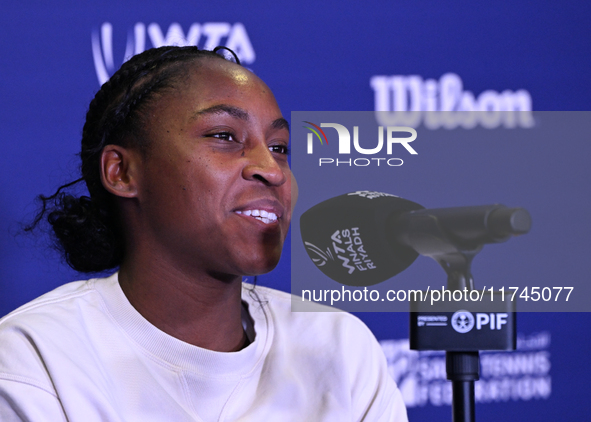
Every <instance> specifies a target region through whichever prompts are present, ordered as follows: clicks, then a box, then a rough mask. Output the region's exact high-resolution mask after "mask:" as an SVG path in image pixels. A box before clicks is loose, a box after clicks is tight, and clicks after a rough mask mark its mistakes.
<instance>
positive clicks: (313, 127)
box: [303, 121, 418, 167]
mask: <svg viewBox="0 0 591 422" xmlns="http://www.w3.org/2000/svg"><path fill="white" fill-rule="evenodd" d="M303 122H304V123H307V124H308V125H309V126H304V128H306V129H308V130H310V132H309V133H308V134H307V139H306V152H307V153H308V154H309V155H311V154H314V143H315V139H318V141H320V145H322V146H324V145H326V146H328V137H327V136H326V133H325V131H324V130H322V128H333V129H335V130H336V131H337V135H338V137H339V140H338V153H339V155H343V154H351V133H350V132H349V129H347V128H346V127H345V126H344V125H341V124H339V123H320V125H317V124H314V123H312V122H309V121H303ZM377 131H378V137H377V138H378V140H377V145H376V144H375V141H373V142H368V141H365V142H364V146H362V145H361V141H360V139H359V126H353V148H354V149H355V151H356V152H357V153H358V154H362V155H375V154H378V153H380V152H381V151H382V149H383V148H384V144H385V146H386V153H387V154H388V155H392V153H393V150H394V148H395V146H396V145H400V146H402V147H404V149H405V150H406V151H407V152H408V153H409V154H411V155H417V154H418V153H417V151H416V150H415V149H414V148H413V147H412V146H411V145H410V143H411V142H414V141H415V140H416V139H417V131H416V130H415V129H413V128H412V127H408V126H387V127H386V128H384V127H383V126H379V127H378V130H377ZM401 135H402V136H401ZM409 135H410V136H409ZM316 143H318V142H317V141H316ZM367 144H371V145H372V146H373V145H376V146H375V147H372V148H367V146H368V145H367ZM323 164H324V165H327V164H336V166H339V165H343V164H344V165H349V166H357V167H367V166H369V165H372V164H374V165H377V166H380V164H386V165H387V166H390V167H399V166H401V165H402V164H403V161H402V159H401V158H390V157H372V158H366V157H360V158H350V159H347V160H342V159H339V158H320V159H319V164H318V165H319V166H322V165H323Z"/></svg>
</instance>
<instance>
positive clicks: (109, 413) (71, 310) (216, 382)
mask: <svg viewBox="0 0 591 422" xmlns="http://www.w3.org/2000/svg"><path fill="white" fill-rule="evenodd" d="M242 298H243V302H244V303H245V304H246V306H247V307H248V313H249V314H250V318H252V321H251V322H250V324H251V328H252V323H253V322H254V333H256V334H254V333H251V335H254V341H253V342H252V343H251V344H250V345H249V346H248V347H246V348H244V349H243V350H241V351H238V352H231V353H222V352H214V351H211V350H206V349H202V348H199V347H196V346H193V345H190V344H188V343H185V342H183V341H180V340H178V339H176V338H174V337H172V336H170V335H168V334H166V333H164V332H162V331H160V330H159V329H158V328H156V327H154V326H153V325H151V324H150V323H149V322H148V321H147V320H146V319H144V318H143V317H142V316H141V315H140V314H139V313H138V312H137V311H136V310H135V308H133V306H131V304H130V303H129V301H128V300H127V298H126V297H125V295H124V293H123V291H122V290H121V288H120V286H119V283H118V279H117V274H114V275H112V276H111V277H108V278H105V279H92V280H88V281H77V282H73V283H69V284H66V285H64V286H61V287H59V288H57V289H55V290H54V291H52V292H50V293H47V294H45V295H43V296H41V297H39V298H38V299H36V300H34V301H32V302H30V303H28V304H26V305H24V306H22V307H21V308H19V309H17V310H16V311H14V312H12V313H11V314H9V315H7V316H6V317H4V318H2V319H1V320H0V420H1V421H2V422H9V421H34V422H38V421H50V422H58V421H70V422H95V421H96V422H99V421H101V422H105V421H113V422H114V421H118V422H119V421H120V422H132V421H141V422H150V421H174V422H184V421H203V422H212V421H262V422H275V421H277V422H287V421H297V422H316V421H317V422H321V421H322V422H325V421H326V422H328V421H334V422H344V421H370V422H373V421H397V422H398V421H406V420H407V416H406V409H405V407H404V404H403V402H402V398H401V395H400V392H399V391H398V388H397V387H396V385H395V383H394V381H393V380H392V379H391V377H390V376H389V375H388V373H387V367H386V360H385V358H384V355H383V353H382V351H381V348H380V346H379V344H378V343H377V341H376V339H375V338H374V336H373V335H372V333H371V332H370V331H369V329H368V328H367V327H366V326H365V325H364V324H363V323H362V322H361V321H360V320H359V319H357V318H356V317H354V316H352V315H350V314H347V313H344V312H291V296H290V295H289V294H286V293H283V292H279V291H276V290H272V289H268V288H265V287H260V286H257V287H256V288H254V290H253V289H252V286H251V285H248V284H245V285H243V292H242ZM250 318H248V317H247V318H246V319H247V320H250ZM247 331H248V330H247ZM251 331H252V330H251Z"/></svg>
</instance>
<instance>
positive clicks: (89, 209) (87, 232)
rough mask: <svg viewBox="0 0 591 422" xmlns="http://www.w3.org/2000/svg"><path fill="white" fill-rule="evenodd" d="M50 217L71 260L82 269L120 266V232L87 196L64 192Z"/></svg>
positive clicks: (55, 232) (83, 270) (50, 222)
mask: <svg viewBox="0 0 591 422" xmlns="http://www.w3.org/2000/svg"><path fill="white" fill-rule="evenodd" d="M55 203H56V207H55V208H54V210H53V211H52V212H50V213H49V215H48V218H47V220H48V221H49V224H51V226H52V227H53V231H54V235H55V238H56V240H57V242H58V243H59V246H60V248H61V249H62V250H63V252H64V255H65V258H66V261H67V262H68V264H69V265H70V266H71V267H72V268H74V269H75V270H77V271H80V272H97V271H103V270H107V269H112V268H115V267H117V266H118V265H119V264H120V263H121V259H122V257H123V247H122V246H123V245H122V242H121V240H120V236H117V233H114V231H113V229H112V227H113V222H110V221H109V220H110V219H109V217H108V216H107V215H106V213H105V212H104V211H102V210H101V209H100V208H99V207H97V206H95V205H94V204H93V202H92V200H91V199H90V198H89V197H88V196H81V197H79V198H76V197H74V196H72V195H70V194H66V193H61V194H59V195H58V197H57V198H56V199H55Z"/></svg>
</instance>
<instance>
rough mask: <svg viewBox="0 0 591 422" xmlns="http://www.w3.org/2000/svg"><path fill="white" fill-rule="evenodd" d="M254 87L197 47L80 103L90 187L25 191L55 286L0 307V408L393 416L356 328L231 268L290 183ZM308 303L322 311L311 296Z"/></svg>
mask: <svg viewBox="0 0 591 422" xmlns="http://www.w3.org/2000/svg"><path fill="white" fill-rule="evenodd" d="M288 146H289V126H288V123H287V121H286V120H285V119H284V118H283V116H282V115H281V111H280V110H279V107H278V106H277V103H276V101H275V98H274V97H273V94H272V92H271V91H270V90H269V88H268V87H267V86H266V85H265V84H264V83H263V82H262V81H261V80H260V79H259V78H258V77H257V76H255V75H254V74H253V73H251V72H250V71H248V70H246V69H244V68H242V67H241V66H239V65H238V64H236V63H232V62H230V61H227V60H225V59H224V58H223V57H221V56H219V55H217V54H215V53H213V52H208V51H201V50H198V49H197V48H196V47H182V48H181V47H162V48H159V49H152V50H148V51H146V52H144V53H142V54H140V55H137V56H135V57H133V58H131V59H130V60H129V61H128V62H126V63H125V64H124V65H123V66H122V68H121V69H120V70H119V71H118V72H117V73H116V74H115V75H113V77H112V78H111V79H110V80H109V81H108V82H107V83H105V84H104V85H103V86H102V88H101V90H100V91H99V92H98V93H97V94H96V97H95V99H94V100H93V101H92V102H91V104H90V107H89V111H88V114H87V119H86V124H85V126H84V130H83V138H82V151H81V154H80V156H81V159H82V165H81V170H82V178H81V179H79V181H82V180H83V181H85V183H86V185H87V187H88V191H89V193H90V197H80V198H76V197H74V196H72V195H69V194H66V193H63V192H62V190H63V189H66V188H68V187H69V186H70V185H71V184H68V185H65V186H63V187H62V188H60V189H59V190H58V192H57V193H56V194H55V195H54V196H52V197H49V198H47V197H42V199H43V209H42V211H41V213H40V214H39V217H38V220H37V221H36V223H37V222H39V221H40V220H41V219H42V218H43V217H44V215H45V214H47V215H48V220H49V222H50V223H51V225H52V226H53V229H54V232H55V236H56V238H57V239H58V240H59V242H60V243H61V245H62V248H63V251H64V255H65V257H66V260H67V262H68V263H69V264H70V265H71V266H72V267H73V268H74V269H76V270H78V271H81V272H87V273H92V272H96V271H104V270H108V269H116V268H118V269H119V270H118V271H117V272H116V273H115V274H113V275H112V276H111V277H108V278H104V279H91V280H87V281H78V282H73V283H69V284H66V285H64V286H62V287H59V288H58V289H56V290H54V291H52V292H50V293H47V294H46V295H44V296H42V297H40V298H38V299H36V300H34V301H33V302H31V303H29V304H27V305H24V306H23V307H21V308H19V309H17V310H16V311H14V312H12V313H11V314H9V315H7V316H6V317H4V318H3V319H1V320H0V420H2V421H13V420H15V421H47V420H51V421H62V420H63V421H65V420H67V421H84V422H88V421H91V422H92V421H130V420H142V421H144V420H153V421H157V420H162V421H171V420H174V421H235V420H236V421H237V420H240V421H345V420H347V421H349V420H350V421H362V420H363V421H404V420H406V412H405V409H404V404H403V403H402V400H401V396H400V392H399V391H398V389H397V388H396V385H395V384H394V382H393V381H392V379H391V378H390V377H389V375H388V373H387V368H386V362H385V358H384V356H383V354H382V352H381V350H380V347H379V345H378V344H377V342H376V340H375V338H374V337H373V335H372V334H371V332H370V331H369V330H368V329H367V328H366V327H365V326H364V325H363V324H362V323H361V322H360V321H359V320H358V319H356V318H355V317H353V316H351V315H349V314H345V313H341V312H318V313H315V312H309V313H292V312H291V310H290V304H291V300H290V296H289V295H288V294H286V293H282V292H278V291H275V290H272V289H268V288H263V287H256V288H255V287H253V286H251V285H248V284H244V283H243V282H242V277H243V276H245V275H257V274H262V273H266V272H268V271H271V270H272V269H273V268H274V267H275V266H276V265H277V262H278V261H279V258H280V255H281V250H282V247H283V242H284V241H285V236H286V234H287V231H288V228H289V224H290V220H291V213H292V207H293V205H294V204H293V202H295V198H296V197H297V193H296V192H297V188H296V185H295V180H294V178H293V176H292V174H291V171H290V168H289V164H288V160H287V153H288ZM318 311H327V309H326V308H325V309H323V308H320V307H319V308H318Z"/></svg>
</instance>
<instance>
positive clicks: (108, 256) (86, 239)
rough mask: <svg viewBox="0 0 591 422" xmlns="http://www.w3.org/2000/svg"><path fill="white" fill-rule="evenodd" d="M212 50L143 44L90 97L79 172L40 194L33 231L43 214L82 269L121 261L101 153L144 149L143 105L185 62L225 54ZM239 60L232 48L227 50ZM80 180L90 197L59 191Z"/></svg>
mask: <svg viewBox="0 0 591 422" xmlns="http://www.w3.org/2000/svg"><path fill="white" fill-rule="evenodd" d="M221 48H223V49H226V50H229V49H227V48H226V47H218V48H216V49H214V51H207V50H199V49H198V48H197V47H194V46H189V47H174V46H165V47H159V48H153V49H150V50H146V51H144V52H143V53H140V54H138V55H136V56H133V57H132V58H131V59H129V60H128V61H127V62H125V63H124V64H123V65H122V66H121V68H120V69H119V70H118V71H117V72H115V74H114V75H113V76H112V77H111V78H110V79H109V80H108V81H107V82H105V83H104V84H103V85H102V87H101V89H100V90H99V91H98V92H97V93H96V95H95V97H94V99H93V100H92V101H91V102H90V105H89V107H88V112H87V113H86V122H85V123H84V127H83V129H82V148H81V151H80V154H79V155H80V159H81V165H80V170H81V173H82V177H81V178H80V179H78V180H75V181H73V182H70V183H67V184H65V185H63V186H60V187H59V188H58V189H57V191H56V192H55V193H54V194H53V195H51V196H44V195H39V197H38V199H39V200H40V201H41V203H42V206H41V209H40V211H39V213H38V214H37V216H36V218H35V219H34V220H33V223H32V224H30V225H29V226H27V227H25V230H26V231H32V230H33V229H34V228H35V227H36V226H37V225H38V223H39V222H40V221H41V220H42V219H43V217H44V216H45V215H47V221H48V222H49V223H50V224H51V226H52V228H53V233H54V238H55V243H56V246H57V247H58V249H60V250H61V251H62V253H63V255H64V258H65V260H66V262H67V263H68V264H69V265H70V266H71V267H72V268H73V269H75V270H77V271H80V272H88V273H90V272H99V271H105V270H108V269H113V268H116V267H118V266H119V265H121V262H122V260H123V254H124V241H123V233H122V230H121V227H120V223H119V218H118V212H117V208H116V206H115V202H114V200H113V197H112V195H111V194H110V193H108V192H107V191H106V189H105V188H104V187H103V185H102V182H101V178H100V159H101V154H102V151H103V149H104V147H105V146H106V145H110V144H114V145H120V146H125V147H135V148H138V149H139V151H140V152H142V153H144V154H145V153H147V151H148V148H149V145H148V144H147V142H148V141H147V139H148V138H147V137H146V136H138V135H141V134H142V130H143V127H144V124H143V123H144V121H143V119H144V113H143V112H144V111H145V110H146V108H147V107H148V106H149V105H150V103H151V101H152V100H153V99H154V98H155V97H156V96H157V95H158V94H159V93H162V92H163V91H164V90H166V89H168V88H171V87H172V85H173V83H174V82H175V80H176V79H177V78H178V77H179V76H181V75H182V74H183V72H186V67H185V66H182V64H183V63H186V62H190V61H196V60H199V59H202V58H216V59H222V60H225V57H223V56H222V55H219V54H216V52H217V51H218V50H219V49H221ZM229 51H230V53H231V54H232V55H233V56H234V59H235V61H236V63H237V64H240V61H239V60H238V57H237V56H236V54H235V53H234V52H233V51H231V50H229ZM82 180H84V181H85V183H86V187H87V188H88V192H89V194H90V197H88V196H80V197H75V196H74V195H71V194H68V193H64V192H62V191H63V190H64V189H65V188H68V187H70V186H72V185H74V184H76V183H78V182H80V181H82Z"/></svg>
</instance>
